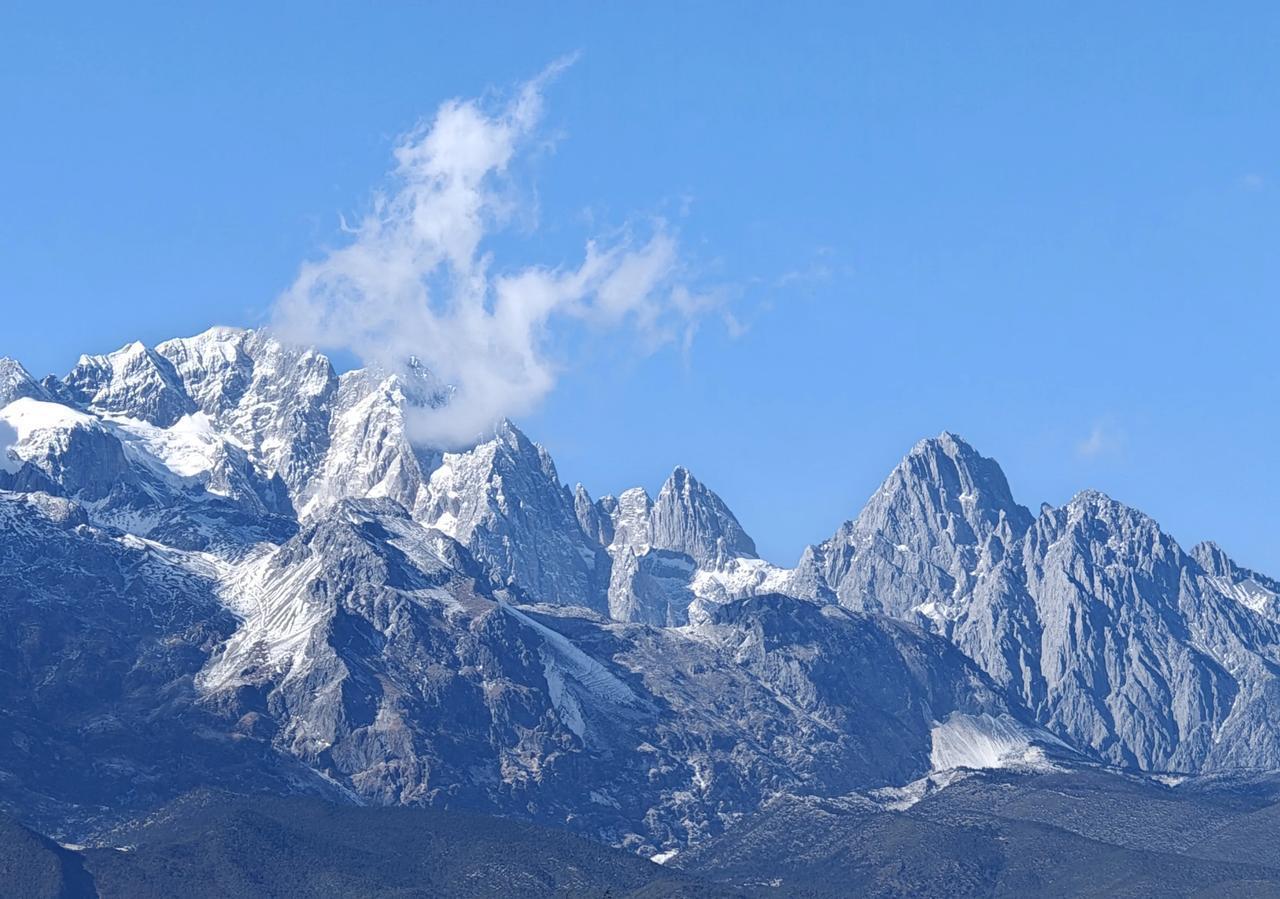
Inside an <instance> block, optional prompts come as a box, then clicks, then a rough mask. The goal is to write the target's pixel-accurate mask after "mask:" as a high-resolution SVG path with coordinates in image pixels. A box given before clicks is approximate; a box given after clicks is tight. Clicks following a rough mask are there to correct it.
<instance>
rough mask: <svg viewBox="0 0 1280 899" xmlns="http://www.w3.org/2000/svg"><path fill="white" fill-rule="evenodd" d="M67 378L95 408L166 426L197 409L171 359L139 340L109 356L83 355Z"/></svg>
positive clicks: (74, 392) (70, 389)
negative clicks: (184, 388)
mask: <svg viewBox="0 0 1280 899" xmlns="http://www.w3.org/2000/svg"><path fill="white" fill-rule="evenodd" d="M63 383H64V385H65V387H66V391H67V394H68V395H69V396H71V397H73V398H74V399H76V400H78V401H79V402H80V403H81V404H82V405H83V406H84V407H85V408H87V409H89V410H91V411H94V412H105V413H115V414H117V415H127V416H129V417H130V418H136V419H138V420H140V421H145V422H148V423H149V424H153V425H157V426H159V427H162V428H163V427H168V426H169V425H172V424H174V423H175V422H176V421H177V420H178V419H180V418H182V416H184V415H187V414H189V413H191V412H194V411H195V404H194V403H193V402H192V401H191V397H189V396H187V394H186V391H184V390H183V389H182V386H181V384H180V383H179V382H178V376H177V373H176V372H175V371H174V370H173V366H172V365H171V364H170V363H169V361H168V360H167V359H165V358H164V357H162V356H160V355H159V354H157V353H156V352H155V351H153V350H149V349H147V348H146V347H145V346H143V345H142V344H141V343H138V342H136V341H135V342H134V343H131V344H129V345H128V346H125V347H121V348H120V349H118V350H116V351H115V352H114V353H109V354H107V355H105V356H81V357H80V361H79V362H78V363H77V364H76V366H75V368H73V369H71V372H70V374H68V375H67V377H66V378H65V379H64V381H63Z"/></svg>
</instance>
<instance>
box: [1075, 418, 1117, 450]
mask: <svg viewBox="0 0 1280 899" xmlns="http://www.w3.org/2000/svg"><path fill="white" fill-rule="evenodd" d="M1119 446H1120V436H1119V435H1118V434H1117V433H1116V432H1115V431H1114V430H1113V429H1112V428H1110V427H1108V426H1107V425H1105V424H1103V423H1102V422H1095V423H1094V425H1093V427H1092V428H1091V429H1090V431H1089V436H1087V437H1085V438H1084V439H1083V440H1081V441H1080V442H1079V443H1077V444H1076V455H1077V456H1079V457H1080V458H1081V459H1096V458H1097V457H1098V456H1101V455H1104V454H1106V453H1110V452H1114V451H1115V450H1117V449H1118V448H1119Z"/></svg>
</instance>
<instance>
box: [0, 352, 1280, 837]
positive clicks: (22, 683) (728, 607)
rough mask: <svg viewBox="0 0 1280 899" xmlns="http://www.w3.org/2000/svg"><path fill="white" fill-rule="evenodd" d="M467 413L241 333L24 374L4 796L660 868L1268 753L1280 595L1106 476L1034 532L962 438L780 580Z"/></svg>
mask: <svg viewBox="0 0 1280 899" xmlns="http://www.w3.org/2000/svg"><path fill="white" fill-rule="evenodd" d="M450 401H452V397H451V393H450V391H449V389H448V387H447V385H443V384H441V383H439V382H438V381H437V380H436V379H435V378H434V377H433V376H432V375H431V373H430V372H428V371H426V370H425V369H423V368H422V367H421V366H420V365H418V364H416V363H411V364H409V365H406V366H405V368H404V369H403V370H402V371H396V372H384V371H377V370H355V371H350V372H345V373H342V374H339V373H337V372H336V371H335V369H334V367H333V366H332V364H331V363H330V362H329V360H328V359H326V358H325V356H324V355H322V354H320V353H318V352H316V351H314V350H308V349H299V348H294V347H289V346H286V345H285V344H283V343H281V342H279V341H277V340H276V339H274V338H273V337H272V336H270V335H269V334H266V333H261V332H253V331H245V330H235V329H228V328H218V329H214V330H211V331H208V332H206V333H205V334H201V335H198V336H196V337H192V338H184V339H177V340H170V341H166V342H165V343H162V344H160V345H158V346H156V347H154V348H148V347H145V346H143V345H141V344H131V345H130V346H127V347H125V348H123V349H121V350H119V351H117V352H115V353H110V354H107V355H103V356H86V357H83V358H82V359H81V360H80V362H79V363H78V364H77V365H76V366H75V368H74V369H73V370H72V371H71V372H70V373H69V374H68V375H67V376H66V377H64V378H52V377H51V378H46V379H45V380H44V381H42V382H37V381H35V380H34V379H33V378H31V377H30V375H28V374H27V373H26V371H25V370H24V369H23V368H22V367H21V366H20V365H19V364H18V363H16V362H13V361H12V360H0V435H9V436H8V437H7V438H6V442H7V443H8V445H6V446H3V447H0V452H3V454H4V458H3V461H4V464H3V465H0V523H2V524H3V528H0V563H2V564H3V570H2V572H0V573H2V574H3V577H0V584H2V586H0V611H2V612H3V614H2V615H0V657H3V658H9V659H16V660H18V661H17V662H16V663H15V665H14V666H9V667H3V668H0V671H2V672H3V673H4V675H5V676H4V677H0V689H2V690H3V693H2V694H0V698H3V700H4V704H3V706H2V707H0V718H2V719H3V722H4V726H5V727H6V728H7V730H8V732H9V733H11V734H13V735H14V736H13V739H12V740H11V742H10V743H9V744H5V745H3V746H0V803H2V804H3V805H4V806H5V807H7V808H8V809H10V810H11V811H16V812H18V813H20V814H21V815H22V816H24V817H25V818H27V819H33V818H39V819H40V820H41V821H43V822H44V823H46V824H48V825H50V826H53V827H55V828H57V829H60V830H61V831H62V832H67V833H70V832H74V831H75V830H76V829H77V828H84V827H85V826H87V824H86V822H88V821H91V820H92V819H93V818H95V817H96V816H99V815H101V814H104V813H105V812H104V810H105V809H106V808H108V807H119V808H121V809H127V808H141V807H143V806H145V805H146V804H147V803H151V802H158V801H161V800H163V799H164V798H166V797H168V796H171V795H176V793H177V792H178V791H180V790H181V789H186V788H189V787H191V786H193V785H197V784H201V783H204V784H212V785H217V784H226V783H244V784H253V785H257V786H260V787H262V788H265V789H271V790H275V791H278V792H290V791H305V792H313V793H317V794H321V795H329V796H334V797H339V798H344V799H346V800H349V801H360V802H373V803H383V804H432V805H456V806H464V807H472V808H483V809H488V810H496V811H498V812H500V813H503V814H508V815H515V816H520V817H526V818H532V819H535V820H539V821H543V822H548V823H557V824H562V825H567V826H570V827H572V828H575V829H578V830H580V831H582V832H585V833H587V834H589V835H591V836H593V837H595V838H597V839H601V840H604V841H606V842H609V843H613V844H616V845H621V846H626V847H629V848H632V849H635V850H637V851H643V852H646V853H649V854H654V853H658V852H663V853H669V852H671V851H673V850H680V849H683V848H685V847H687V846H690V845H693V844H696V843H698V842H699V841H702V840H705V839H707V838H709V837H710V836H712V835H714V834H717V833H719V832H721V831H723V830H724V829H725V828H727V827H730V826H732V825H733V824H734V822H737V821H739V820H742V819H743V818H744V817H746V816H750V815H752V814H753V813H755V812H756V811H757V810H759V809H760V808H761V807H762V806H763V805H765V804H767V803H770V802H773V801H775V800H776V799H777V798H778V797H782V796H793V797H794V796H799V797H804V796H822V797H831V796H845V797H848V796H855V795H856V796H857V797H861V798H859V799H858V800H857V801H858V802H861V803H871V804H872V805H874V806H875V807H876V808H896V807H899V806H904V805H909V804H910V803H911V802H914V801H916V800H917V799H918V798H919V797H920V796H921V795H924V793H925V792H927V791H929V790H933V789H936V788H937V786H938V785H940V784H945V783H946V782H948V780H947V778H948V776H949V775H947V774H946V772H948V771H952V770H954V769H958V768H999V767H1007V768H1009V769H1011V770H1040V771H1044V770H1049V769H1056V768H1063V769H1066V770H1070V769H1072V768H1074V767H1078V766H1080V765H1085V764H1101V763H1106V764H1114V765H1121V766H1126V767H1129V768H1133V769H1138V770H1140V771H1147V772H1166V771H1175V772H1183V773H1187V774H1195V773H1199V772H1224V771H1232V770H1238V769H1243V768H1250V769H1258V768H1261V769H1280V727H1277V726H1276V725H1275V724H1274V722H1276V721H1277V720H1280V705H1278V703H1280V680H1278V677H1277V672H1280V648H1278V647H1280V614H1278V613H1277V602H1280V599H1278V597H1280V585H1277V583H1276V582H1275V581H1273V580H1270V579H1268V578H1266V577H1265V576H1263V575H1260V574H1257V573H1255V572H1251V571H1247V570H1245V569H1243V568H1241V567H1239V566H1237V565H1235V563H1233V562H1232V561H1231V560H1230V559H1229V558H1228V557H1227V556H1226V554H1225V553H1224V552H1223V551H1222V550H1220V549H1218V548H1217V547H1216V546H1212V545H1202V546H1200V547H1197V548H1195V549H1194V550H1193V551H1192V552H1190V553H1185V552H1183V551H1182V550H1181V549H1180V548H1179V547H1178V546H1177V544H1176V543H1175V542H1174V541H1173V540H1172V539H1171V538H1169V537H1168V536H1167V535H1165V534H1163V533H1162V532H1161V531H1160V529H1159V527H1158V526H1157V525H1156V524H1155V522H1153V521H1151V520H1150V519H1149V518H1146V517H1145V516H1143V515H1141V513H1138V512H1136V511H1134V510H1132V509H1128V508H1126V507H1124V506H1122V505H1121V504H1119V503H1116V502H1114V501H1113V500H1110V499H1108V498H1106V497H1104V496H1102V495H1100V494H1096V493H1083V494H1081V495H1080V496H1078V497H1076V498H1075V499H1074V500H1073V501H1072V502H1071V503H1069V504H1067V505H1066V506H1065V507H1063V508H1061V509H1052V508H1045V509H1043V510H1042V511H1041V513H1040V514H1039V515H1038V516H1033V515H1032V513H1030V512H1029V511H1028V510H1027V509H1025V508H1024V507H1022V506H1020V505H1019V504H1018V503H1017V502H1016V501H1015V500H1014V499H1013V495H1012V492H1011V490H1010V488H1009V485H1008V483H1007V481H1006V479H1005V477H1004V475H1003V473H1002V472H1001V471H1000V468H999V466H998V465H997V464H996V463H995V462H993V461H992V460H990V459H986V458H984V457H982V456H981V455H980V454H978V453H977V452H976V451H975V450H974V449H972V448H971V447H969V446H968V445H967V444H966V443H964V441H963V440H961V439H960V438H958V437H956V436H954V435H951V434H943V435H942V436H940V437H938V438H936V439H932V440H925V441H922V442H921V443H920V444H918V445H917V446H916V447H915V448H914V449H913V450H912V451H911V452H910V454H909V455H908V456H907V457H906V458H905V459H904V460H903V462H902V463H901V464H900V465H899V466H898V467H897V468H896V469H895V470H894V471H893V472H892V474H891V475H890V476H889V478H888V479H887V480H886V481H885V483H884V484H883V486H882V487H881V488H880V489H879V490H878V491H877V492H876V493H875V494H874V495H873V497H872V498H871V500H870V501H869V502H868V503H867V505H866V507H865V508H864V509H863V510H862V512H861V513H860V514H859V515H857V516H856V517H855V518H854V519H852V520H851V521H850V522H849V523H847V524H846V525H844V526H842V527H841V528H840V529H839V530H838V531H837V533H836V534H835V535H833V536H832V537H831V538H830V539H828V540H826V541H824V542H822V543H820V544H817V545H815V546H814V547H811V548H810V549H809V550H807V551H806V552H805V553H804V555H803V557H802V559H801V560H800V562H799V564H798V565H797V566H796V568H794V569H784V568H780V567H778V566H776V565H773V564H771V563H769V562H767V561H765V560H763V559H760V558H759V557H758V555H757V552H756V547H755V544H754V542H753V541H752V540H751V538H750V537H749V536H748V534H747V533H746V531H745V529H744V528H743V527H742V525H741V524H740V523H739V522H738V520H737V519H736V518H735V516H734V515H733V513H732V512H731V511H730V510H729V508H728V506H727V505H726V504H725V503H724V502H723V500H721V499H720V497H718V496H717V495H716V494H715V493H714V492H713V491H711V490H710V489H709V488H708V487H706V486H705V485H703V484H702V483H701V482H699V481H698V480H697V479H696V478H695V477H694V476H693V474H691V473H690V472H689V471H687V470H685V469H683V468H676V469H675V470H674V471H673V473H672V475H671V476H670V478H668V480H667V481H666V483H665V484H664V485H663V486H662V488H661V489H660V490H659V491H658V493H657V495H656V497H651V496H650V495H649V494H648V493H647V492H646V491H644V490H643V489H640V488H634V489H630V490H625V491H623V492H621V493H619V494H618V495H617V496H616V497H614V496H605V497H602V498H601V499H599V500H592V498H591V497H590V495H589V494H588V493H587V491H586V490H585V489H584V488H582V487H581V486H579V487H577V488H576V489H574V490H570V489H569V488H568V487H567V486H566V485H565V484H563V483H562V482H561V480H560V474H559V473H558V472H557V470H556V467H555V465H554V463H553V461H552V459H551V457H550V455H549V454H548V453H547V451H546V450H545V449H544V448H542V447H540V446H538V445H537V444H535V443H533V442H531V441H530V440H529V439H528V438H527V437H526V436H525V435H524V434H522V433H521V432H520V431H519V430H518V429H517V428H516V427H515V426H514V425H512V424H510V423H503V424H502V425H501V426H500V427H499V428H498V429H497V430H496V432H495V433H494V434H493V435H492V436H491V437H490V438H488V439H486V440H483V441H480V442H478V443H477V444H476V445H475V446H473V447H471V448H469V449H466V450H464V451H447V452H446V451H443V450H441V449H439V448H435V447H430V446H421V445H418V444H417V443H415V441H414V439H413V433H414V429H413V425H412V419H413V416H414V415H417V414H426V413H429V412H430V410H431V409H433V408H437V407H439V406H440V405H441V404H443V403H447V402H450ZM47 746H55V747H61V748H60V749H58V750H57V752H58V754H55V755H53V756H49V755H47V754H43V755H42V750H41V747H47ZM193 759H194V760H195V761H194V762H192V760H193ZM184 760H185V761H184ZM68 765H78V766H80V767H77V768H75V770H72V771H69V770H68ZM169 767H173V768H175V769H179V768H180V769H181V771H175V772H174V773H173V774H172V776H170V775H168V774H166V770H167V769H168V768H169ZM140 782H145V784H146V787H145V789H142V788H140V787H139V786H138V784H139V783H140ZM851 801H852V800H851Z"/></svg>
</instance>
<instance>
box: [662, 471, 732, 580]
mask: <svg viewBox="0 0 1280 899" xmlns="http://www.w3.org/2000/svg"><path fill="white" fill-rule="evenodd" d="M649 520H650V532H651V533H650V537H649V542H650V543H651V544H652V545H653V546H655V547H657V548H658V549H665V550H670V551H672V552H679V553H684V554H685V555H687V556H690V557H691V558H692V559H693V560H694V561H695V562H697V563H698V566H699V567H700V568H713V567H716V566H718V565H721V564H723V563H725V562H727V561H728V560H729V559H737V558H750V559H754V558H755V557H756V544H755V541H753V540H752V539H751V538H750V537H748V536H747V533H746V531H744V530H743V529H742V526H741V525H740V524H738V519H736V518H734V517H733V513H732V512H730V511H729V507H728V506H726V505H725V504H724V501H723V500H721V499H720V497H718V496H716V494H715V493H713V492H711V491H710V490H708V489H707V488H706V487H704V486H703V485H702V484H701V483H700V482H699V481H698V480H697V479H696V478H694V476H693V475H691V474H690V473H689V471H688V469H686V468H677V469H676V470H675V471H673V472H672V473H671V477H669V478H667V481H666V483H665V484H663V485H662V489H661V490H660V491H658V498H657V499H656V500H655V501H654V503H653V508H652V509H651V510H650V512H649Z"/></svg>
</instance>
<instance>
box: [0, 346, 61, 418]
mask: <svg viewBox="0 0 1280 899" xmlns="http://www.w3.org/2000/svg"><path fill="white" fill-rule="evenodd" d="M23 397H30V398H31V399H37V400H49V399H51V397H50V396H49V394H48V392H47V391H46V390H45V389H44V388H43V387H41V386H40V385H39V384H37V383H36V381H35V379H34V378H32V377H31V375H29V374H27V370H26V369H25V368H23V367H22V363H20V362H18V360H16V359H10V358H9V357H8V356H0V409H3V408H4V407H5V406H7V405H9V404H10V403H12V402H13V401H14V400H18V399H22V398H23Z"/></svg>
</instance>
